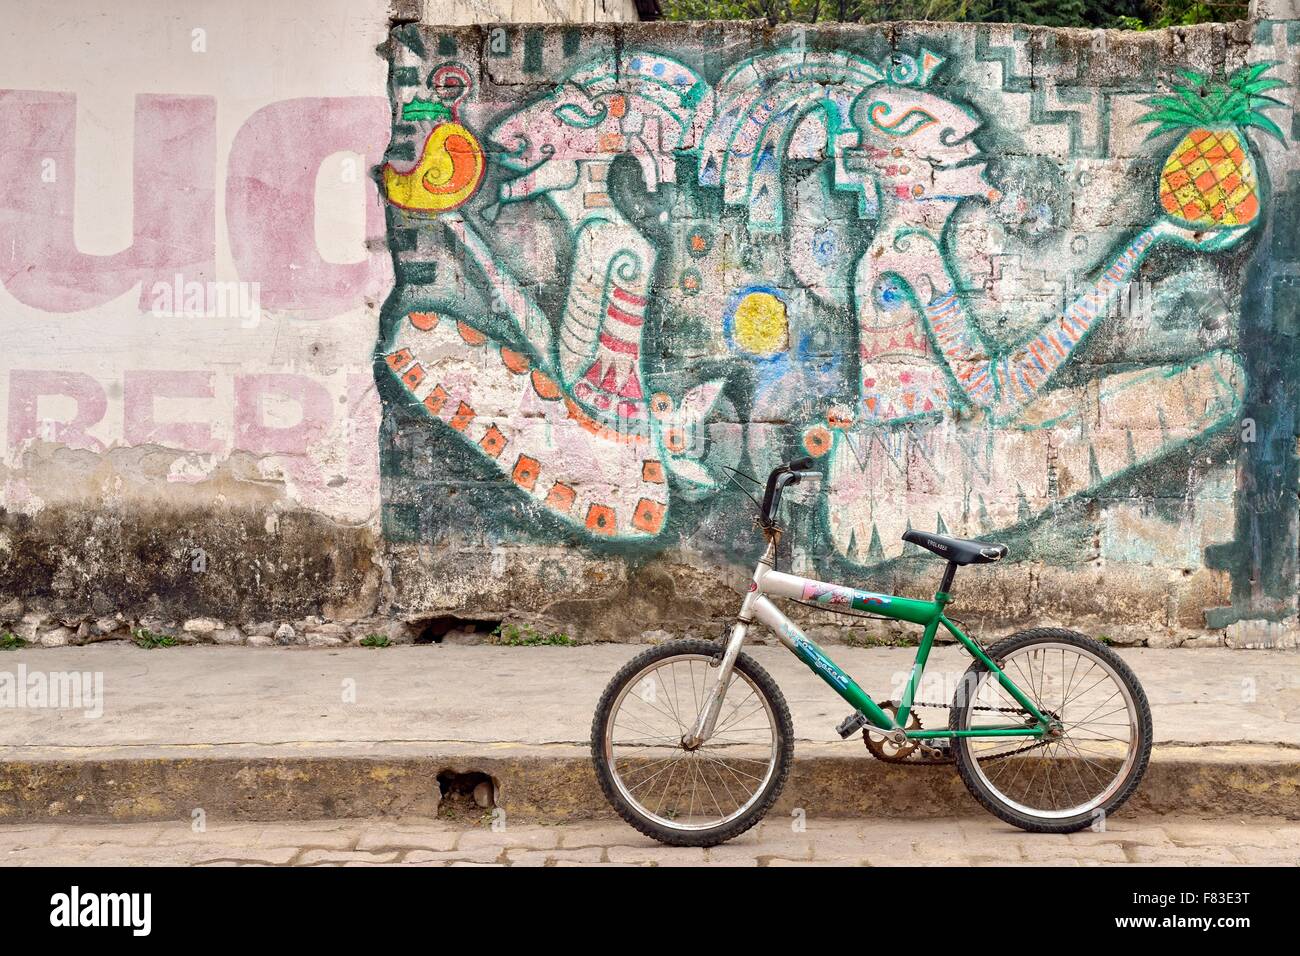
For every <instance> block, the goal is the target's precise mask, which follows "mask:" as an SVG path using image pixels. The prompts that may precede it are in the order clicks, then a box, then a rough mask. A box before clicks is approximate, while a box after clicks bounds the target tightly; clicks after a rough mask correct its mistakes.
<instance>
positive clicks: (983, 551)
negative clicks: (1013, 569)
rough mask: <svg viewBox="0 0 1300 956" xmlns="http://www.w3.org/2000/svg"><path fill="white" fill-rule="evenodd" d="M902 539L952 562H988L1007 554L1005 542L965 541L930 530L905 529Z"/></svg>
mask: <svg viewBox="0 0 1300 956" xmlns="http://www.w3.org/2000/svg"><path fill="white" fill-rule="evenodd" d="M903 540H904V541H908V542H910V543H912V544H917V545H920V546H921V547H923V548H925V549H926V550H927V551H933V552H934V553H935V554H937V555H938V556H939V557H941V558H947V559H948V560H949V561H951V562H952V563H953V564H989V563H991V562H993V561H1001V560H1002V559H1003V558H1005V557H1006V556H1007V546H1006V545H1005V544H987V543H985V542H983V541H967V540H966V539H964V538H950V537H948V536H947V535H944V534H934V533H933V532H930V531H916V530H912V531H905V532H903Z"/></svg>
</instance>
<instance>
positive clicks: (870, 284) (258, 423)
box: [0, 0, 1300, 643]
mask: <svg viewBox="0 0 1300 956" xmlns="http://www.w3.org/2000/svg"><path fill="white" fill-rule="evenodd" d="M480 5H481V4H480ZM477 6H479V5H476V4H454V5H446V4H435V3H423V4H421V3H409V4H405V3H399V4H396V5H395V6H394V8H393V9H392V10H390V9H388V8H387V7H386V6H384V5H382V4H378V3H374V4H360V5H358V4H354V3H344V2H341V0H340V2H326V3H320V2H317V3H313V4H311V5H306V4H301V5H299V4H283V5H277V6H276V8H275V9H274V11H272V12H269V13H268V12H267V11H266V10H265V9H264V5H256V11H257V15H256V16H254V15H253V13H254V7H255V5H254V4H252V3H251V2H244V0H240V2H237V3H231V4H223V5H213V4H203V3H188V4H187V3H180V4H175V3H173V4H166V5H156V4H148V3H143V2H141V3H133V4H126V5H120V4H114V5H108V4H105V5H103V6H101V7H96V6H95V5H93V4H92V5H84V4H83V5H79V6H78V7H76V8H75V10H74V9H72V8H64V7H60V8H56V10H55V12H54V13H50V12H49V11H46V12H43V13H42V14H41V15H40V16H36V15H34V14H30V13H29V12H27V11H26V8H22V9H21V10H20V11H19V12H17V13H15V14H13V15H6V16H5V17H3V18H2V20H3V23H4V27H3V29H4V30H5V31H6V34H5V35H6V44H5V46H6V50H7V51H9V52H7V53H6V56H5V57H3V58H0V128H3V129H4V130H5V136H4V139H3V141H0V172H3V176H0V346H2V347H0V429H3V449H4V458H3V463H2V464H0V481H2V482H3V500H2V502H0V503H2V505H3V512H2V513H0V625H3V626H4V627H6V628H9V629H13V630H16V631H18V632H20V633H21V634H23V636H28V637H34V638H38V639H43V640H45V641H46V643H59V642H62V641H80V640H94V639H98V638H101V637H108V636H113V635H115V634H116V635H118V636H120V635H121V633H122V629H123V628H124V627H126V626H129V625H130V624H131V623H132V622H134V621H136V620H140V619H143V620H145V621H146V622H147V623H148V624H149V626H150V627H151V628H152V629H158V630H164V629H165V630H172V631H175V632H177V633H181V634H185V635H189V636H191V637H192V638H193V639H205V640H207V639H220V640H226V641H229V642H232V643H234V642H239V641H244V640H249V639H250V638H251V639H252V640H253V641H254V642H266V641H270V640H273V639H275V638H274V635H275V634H276V633H277V632H279V633H280V637H281V639H282V640H284V641H295V642H302V641H306V640H309V639H310V640H312V641H313V642H315V643H329V642H331V641H334V640H345V639H348V638H349V637H356V636H359V635H362V634H365V633H370V632H372V631H374V630H376V629H381V628H383V627H386V626H389V624H388V622H396V623H394V624H392V625H391V626H392V627H393V628H394V634H395V636H396V637H398V638H399V639H403V638H409V637H410V636H411V635H412V633H413V632H414V631H416V630H418V629H419V627H420V626H421V624H420V622H423V621H427V620H428V619H430V618H433V617H438V616H440V615H459V616H461V617H480V618H484V619H499V618H507V617H508V618H511V619H520V620H535V621H537V622H538V624H539V626H542V627H548V628H556V629H564V630H567V631H568V632H569V633H574V634H577V635H579V636H583V637H592V638H618V639H628V638H637V637H639V636H641V635H642V634H644V633H645V632H653V631H660V630H666V631H669V632H673V633H680V632H683V631H685V630H694V631H695V632H696V633H712V631H713V629H714V627H715V625H716V624H718V623H720V622H721V621H722V620H723V619H725V617H726V616H727V615H728V614H729V613H731V612H732V611H733V609H734V605H735V602H736V597H735V590H734V589H735V588H736V587H738V586H740V585H741V584H742V583H743V580H744V578H745V577H746V576H747V573H748V568H747V565H750V564H752V561H753V559H754V558H755V557H756V554H757V549H758V547H759V542H758V541H757V540H756V535H755V533H754V530H753V526H752V520H751V516H752V506H751V505H750V504H749V502H748V500H747V499H746V498H745V497H744V496H743V494H742V493H741V492H740V491H739V490H738V489H737V487H736V485H735V484H734V483H732V482H731V481H730V480H729V479H728V477H727V475H728V473H727V472H726V471H725V468H727V467H737V468H740V469H743V470H745V471H747V472H749V473H750V474H756V475H760V476H761V475H763V474H765V473H766V470H767V469H768V468H770V467H771V466H772V465H773V464H774V463H775V462H777V461H779V460H783V459H786V458H789V457H792V456H794V455H796V454H812V455H814V456H815V457H816V459H817V461H818V468H819V469H821V470H822V471H823V472H824V474H825V476H826V478H825V482H824V489H823V492H824V493H822V494H820V495H819V494H816V493H814V494H810V495H806V496H805V497H804V499H803V500H802V501H792V502H791V505H790V508H789V516H788V517H789V523H790V526H791V534H790V535H789V536H788V539H787V545H788V551H789V553H788V555H786V556H785V557H786V560H788V561H789V562H790V563H791V564H792V565H793V566H794V567H795V568H796V569H797V570H801V571H804V572H805V573H810V574H821V575H825V576H831V577H836V578H840V579H845V580H850V581H854V582H862V583H864V584H870V585H871V586H873V587H877V588H892V589H899V590H903V591H906V592H909V593H911V592H916V591H924V590H925V589H926V588H927V587H932V586H933V581H934V579H935V578H937V574H938V566H937V563H936V562H934V561H933V560H931V559H930V558H929V557H928V556H919V555H917V554H914V553H909V552H908V551H906V550H904V549H903V548H902V546H901V542H900V541H899V534H900V533H901V532H902V530H903V529H905V528H906V527H907V526H908V525H909V523H910V524H911V526H913V527H919V528H927V529H936V528H938V529H946V530H947V531H949V532H950V533H953V534H969V535H988V536H991V537H997V538H999V539H1000V540H1005V541H1006V542H1007V543H1008V544H1010V545H1011V547H1012V559H1011V560H1010V561H1009V562H1008V563H1006V564H1004V565H1003V566H1001V567H999V568H997V569H995V570H987V571H986V570H983V569H981V570H978V571H972V572H966V573H964V574H963V575H962V577H961V578H959V587H960V592H959V593H960V597H961V600H962V601H963V606H964V608H967V609H969V610H970V612H971V614H970V617H971V619H972V620H983V619H985V618H987V617H989V616H990V615H991V614H992V613H993V612H994V611H1002V610H1003V609H1009V610H1006V612H1005V613H1004V614H1003V615H1002V616H1003V618H1004V619H1005V620H1007V621H1008V622H1012V623H1014V622H1017V621H1021V620H1049V619H1050V620H1058V621H1063V622H1068V623H1073V624H1075V625H1077V626H1083V627H1090V628H1091V629H1093V630H1101V631H1103V632H1105V633H1109V634H1111V635H1112V636H1114V637H1115V638H1116V639H1120V640H1148V641H1150V642H1152V643H1170V642H1179V641H1185V640H1188V639H1191V640H1193V641H1209V642H1218V641H1220V640H1222V639H1224V635H1225V633H1227V634H1229V636H1230V637H1231V639H1232V640H1233V641H1234V642H1237V643H1241V642H1247V641H1258V640H1264V639H1266V640H1277V639H1279V638H1281V639H1284V640H1285V639H1290V640H1293V639H1294V637H1293V635H1294V623H1295V590H1296V548H1297V538H1296V535H1297V522H1296V518H1297V516H1296V498H1295V490H1296V489H1295V482H1296V466H1295V462H1296V429H1295V425H1294V410H1295V407H1296V401H1297V399H1300V396H1298V395H1297V394H1296V392H1297V385H1296V383H1297V381H1298V376H1300V369H1297V368H1296V362H1295V358H1294V355H1295V348H1294V336H1295V334H1296V329H1297V318H1298V313H1297V309H1298V308H1300V307H1298V306H1297V305H1296V302H1297V299H1296V295H1295V287H1296V284H1297V283H1298V282H1300V278H1298V277H1297V265H1296V264H1297V261H1300V250H1298V249H1297V242H1298V241H1300V240H1297V238H1296V237H1297V235H1300V230H1297V228H1296V227H1297V225H1300V223H1298V222H1297V219H1298V218H1300V213H1298V212H1297V203H1296V200H1295V197H1296V190H1297V186H1298V185H1300V184H1298V183H1297V176H1298V175H1300V173H1297V165H1296V160H1295V159H1294V158H1293V157H1292V154H1291V153H1290V152H1289V150H1290V149H1291V148H1292V146H1293V144H1294V137H1295V135H1296V133H1297V132H1298V130H1297V127H1296V119H1295V91H1294V90H1295V84H1296V83H1297V82H1298V81H1300V76H1297V67H1296V63H1297V59H1298V58H1297V56H1296V50H1297V48H1298V47H1300V26H1298V25H1297V23H1296V21H1294V20H1265V21H1261V22H1258V23H1252V24H1236V25H1230V26H1227V27H1206V28H1197V29H1195V30H1186V31H1173V32H1160V33H1151V34H1125V35H1119V34H1105V33H1085V32H1069V31H1048V30H1026V29H1021V28H1015V27H989V26H980V27H954V26H941V25H925V26H922V25H906V24H895V25H891V26H890V28H889V29H888V30H875V29H827V30H818V31H809V32H807V33H806V34H795V33H793V32H791V31H789V30H782V31H776V32H770V31H767V30H765V29H763V28H761V26H759V25H753V24H731V25H727V26H720V25H707V26H702V25H692V26H689V27H684V26H668V25H627V26H596V25H590V24H588V25H582V26H579V25H578V24H577V23H571V24H569V25H567V26H564V25H561V26H556V27H540V26H536V27H534V26H530V27H503V28H501V29H500V30H496V31H494V30H493V29H492V28H490V27H482V28H476V27H467V28H456V27H452V26H442V27H438V26H427V25H426V26H420V25H414V24H407V23H406V22H405V21H408V20H419V19H422V20H423V22H424V23H426V24H428V23H430V22H432V21H434V20H435V19H436V20H437V21H439V22H441V23H445V24H450V23H455V22H464V21H465V20H467V19H470V18H473V17H475V16H479V17H481V16H483V14H481V13H478V12H476V11H477ZM498 6H502V5H498ZM520 6H522V5H520ZM540 6H542V7H546V8H547V9H546V11H543V12H545V13H547V14H548V15H549V16H554V17H557V18H560V17H567V18H569V19H570V20H573V21H589V20H592V19H628V18H630V7H629V6H628V5H611V4H608V3H603V4H592V3H584V4H571V5H568V6H564V5H558V6H557V5H555V4H547V3H542V4H540ZM553 6H554V7H556V10H551V7H553ZM560 7H563V9H560ZM598 7H599V9H598ZM470 8H474V9H470ZM529 9H530V10H531V7H530V8H529ZM390 15H391V16H394V17H396V19H397V21H398V22H399V23H401V24H402V25H401V26H399V27H397V28H396V29H395V32H394V33H393V34H392V36H391V37H388V31H389V26H390V23H389V18H390ZM492 15H493V16H494V17H495V16H497V15H498V14H497V13H494V14H492ZM500 15H501V16H502V17H503V18H504V17H506V16H513V17H514V18H515V19H520V18H521V16H522V15H521V14H520V11H519V10H518V9H511V10H508V11H500ZM528 15H529V16H530V17H531V16H534V15H535V14H534V13H529V14H528ZM386 38H387V39H386ZM377 48H378V52H379V54H380V55H376V50H377ZM73 50H75V51H76V55H75V56H74V55H71V53H70V51H73ZM1266 61H1279V65H1277V66H1274V67H1272V68H1270V69H1268V70H1267V71H1262V72H1261V73H1260V75H1259V76H1257V77H1253V78H1249V79H1248V80H1239V83H1240V82H1248V81H1249V82H1255V83H1258V81H1259V80H1261V79H1265V80H1266V79H1268V78H1273V77H1276V78H1277V79H1280V80H1282V81H1284V82H1285V83H1286V84H1289V85H1287V86H1275V87H1272V88H1269V89H1260V90H1258V91H1257V94H1258V95H1267V96H1271V97H1274V98H1276V99H1278V100H1280V101H1281V102H1282V103H1284V104H1286V105H1284V106H1279V107H1277V108H1272V104H1260V103H1256V104H1255V105H1256V106H1260V105H1264V106H1267V107H1268V108H1266V109H1264V110H1262V111H1261V115H1263V116H1265V117H1267V118H1269V119H1270V120H1271V121H1272V122H1274V123H1275V124H1276V125H1277V126H1278V130H1277V132H1278V133H1279V134H1280V135H1281V136H1282V138H1283V140H1284V142H1279V141H1278V140H1277V139H1276V138H1275V137H1274V136H1272V135H1270V130H1269V129H1268V128H1266V127H1263V126H1249V125H1248V126H1241V125H1240V120H1238V127H1237V128H1236V129H1235V131H1234V130H1229V129H1228V128H1227V126H1226V125H1225V124H1218V126H1214V124H1209V125H1208V126H1206V131H1208V132H1210V133H1213V134H1214V135H1215V137H1216V139H1215V141H1214V142H1213V143H1209V144H1208V145H1207V144H1206V143H1207V141H1206V139H1205V138H1204V137H1201V138H1200V139H1199V140H1198V141H1197V142H1195V143H1192V144H1190V145H1188V144H1183V143H1182V140H1183V138H1184V136H1185V135H1186V134H1190V133H1194V132H1198V131H1199V129H1200V127H1199V126H1193V127H1189V128H1188V129H1186V130H1181V129H1168V130H1164V131H1163V132H1160V133H1159V135H1157V136H1155V137H1150V136H1149V134H1150V133H1152V132H1153V131H1155V130H1157V128H1158V127H1159V126H1160V125H1161V122H1160V121H1156V122H1154V123H1144V122H1143V121H1142V120H1143V116H1144V114H1147V113H1149V112H1151V111H1152V110H1156V109H1159V108H1160V107H1159V106H1158V105H1156V106H1153V105H1151V104H1149V103H1146V102H1144V101H1146V100H1149V99H1150V98H1151V97H1153V96H1165V95H1170V94H1171V93H1175V94H1176V91H1175V90H1173V88H1172V87H1171V84H1172V83H1175V82H1182V80H1180V78H1179V76H1178V71H1179V70H1181V69H1195V70H1201V71H1203V72H1206V73H1207V74H1211V75H1212V76H1213V78H1214V79H1215V80H1216V81H1221V80H1223V79H1224V78H1225V77H1226V76H1229V75H1237V76H1239V77H1240V76H1241V74H1239V73H1237V71H1238V70H1240V69H1241V68H1242V67H1246V66H1247V65H1249V64H1260V63H1264V62H1266ZM1247 76H1248V77H1249V74H1247ZM1202 125H1205V124H1202ZM1211 126H1214V128H1210V127H1211ZM1229 133H1231V134H1232V135H1233V136H1235V137H1236V138H1235V142H1230V141H1228V140H1227V139H1225V138H1224V137H1225V136H1227V135H1228V134H1229ZM1198 135H1199V133H1198ZM1216 145H1217V146H1218V147H1220V148H1221V149H1222V150H1223V156H1222V157H1220V156H1219V155H1218V153H1215V154H1214V155H1213V156H1211V155H1210V151H1211V150H1213V149H1214V148H1215V147H1216ZM1194 149H1195V150H1199V151H1200V153H1201V154H1204V155H1203V156H1202V155H1196V156H1191V155H1189V156H1188V157H1187V159H1186V161H1185V162H1184V163H1183V165H1184V166H1186V167H1189V168H1190V167H1191V166H1192V165H1193V164H1194V163H1195V162H1197V160H1199V159H1204V161H1205V162H1206V163H1208V164H1210V165H1211V166H1218V165H1220V164H1222V163H1224V162H1227V161H1229V160H1230V161H1231V164H1232V167H1233V168H1232V169H1227V168H1226V167H1225V168H1224V169H1223V171H1222V176H1221V177H1220V179H1221V180H1224V181H1226V180H1227V179H1228V178H1229V177H1231V176H1236V178H1237V180H1238V181H1237V182H1233V183H1232V184H1231V188H1230V189H1229V188H1227V186H1226V185H1224V184H1222V183H1221V184H1220V185H1218V186H1217V187H1216V186H1215V184H1209V183H1207V184H1205V185H1204V187H1202V186H1200V185H1196V184H1195V183H1194V182H1193V184H1192V187H1191V191H1190V192H1189V187H1188V184H1187V183H1183V182H1182V181H1181V179H1179V178H1178V173H1179V172H1180V170H1179V169H1177V168H1174V166H1173V165H1170V163H1168V162H1167V158H1169V157H1173V160H1172V161H1178V157H1181V156H1183V155H1184V154H1188V153H1189V152H1190V151H1192V150H1194ZM1238 151H1239V152H1238ZM1201 174H1202V171H1201V170H1200V169H1199V168H1198V169H1197V170H1196V171H1195V176H1200V175H1201ZM1215 175H1219V174H1218V173H1216V174H1215ZM1188 176H1189V179H1194V178H1195V176H1194V175H1193V174H1192V172H1190V171H1189V172H1188ZM1176 180H1177V182H1176ZM1215 188H1217V189H1218V192H1215ZM1242 190H1244V191H1242ZM1175 202H1176V204H1175ZM1220 205H1222V207H1223V208H1222V209H1219V208H1218V207H1219V206H1220ZM186 621H189V628H188V630H186V629H185V627H184V624H185V622H186ZM1242 621H1246V622H1251V621H1268V622H1276V623H1274V624H1269V625H1265V624H1249V625H1243V624H1242V623H1239V622H1242ZM283 622H290V623H291V624H292V626H293V633H292V634H289V635H286V633H285V632H284V631H283V629H282V628H281V627H280V625H281V623H283ZM410 622H414V625H413V626H411V625H410ZM1230 625H1231V626H1232V628H1233V630H1231V631H1225V629H1226V628H1229V626H1230ZM822 626H823V628H829V627H830V624H829V623H823V624H822ZM820 633H821V636H823V637H829V636H830V634H829V633H827V631H826V630H823V631H822V632H820ZM1261 635H1263V637H1261Z"/></svg>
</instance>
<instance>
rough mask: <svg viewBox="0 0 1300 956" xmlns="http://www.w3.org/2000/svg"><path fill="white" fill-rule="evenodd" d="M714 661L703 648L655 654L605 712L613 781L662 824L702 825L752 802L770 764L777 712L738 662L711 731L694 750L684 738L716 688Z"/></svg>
mask: <svg viewBox="0 0 1300 956" xmlns="http://www.w3.org/2000/svg"><path fill="white" fill-rule="evenodd" d="M711 665H712V662H711V661H710V659H709V658H708V657H706V656H704V655H683V656H681V657H668V658H665V659H663V660H660V661H659V662H657V663H656V664H653V665H651V666H649V667H648V668H647V669H646V670H645V671H644V672H642V673H640V674H637V675H634V676H633V677H632V678H631V679H630V680H629V681H628V684H627V687H626V689H625V690H624V692H623V694H622V695H621V696H620V697H619V698H618V700H617V701H616V703H615V705H614V708H613V710H612V711H611V715H610V717H609V718H608V723H607V726H608V727H609V730H608V731H607V732H606V733H607V736H606V745H607V747H608V749H609V756H610V760H609V766H610V768H611V770H612V773H613V776H614V778H615V784H616V786H618V787H619V788H620V790H621V791H622V793H623V796H624V797H625V798H626V799H627V800H629V801H630V802H632V803H633V804H634V805H635V806H636V807H638V808H639V811H640V812H642V813H644V814H645V815H647V816H649V817H652V818H654V819H656V820H657V821H658V822H659V823H661V824H663V825H667V826H672V827H676V828H703V827H711V826H716V825H718V824H720V823H722V822H724V821H726V820H729V819H731V818H733V817H735V816H736V815H738V814H740V813H742V812H743V811H744V810H745V809H747V808H748V807H749V806H750V805H751V804H752V802H753V801H754V800H755V799H756V798H757V796H758V794H759V793H761V792H762V791H763V789H764V787H765V786H766V784H767V782H768V780H769V779H770V778H771V775H772V773H773V771H774V769H775V765H776V757H777V730H776V723H775V717H774V715H773V713H772V710H771V708H770V707H769V705H768V703H767V699H766V697H764V696H763V694H762V693H761V692H760V691H759V689H758V687H757V686H755V685H754V683H753V681H752V680H751V679H750V678H749V677H748V676H747V675H745V674H744V673H743V672H741V671H740V670H736V671H733V674H732V678H731V681H730V683H729V686H728V687H727V689H726V692H725V696H724V698H723V701H722V706H721V707H720V708H719V712H718V713H719V716H718V719H717V720H716V721H715V724H714V731H713V733H712V735H711V736H710V737H709V738H708V739H707V740H706V741H705V742H704V743H703V744H702V745H700V746H699V747H698V748H696V749H694V750H687V749H686V748H685V746H684V745H683V743H682V741H683V738H684V737H685V735H686V734H687V733H689V732H690V729H691V728H692V727H693V726H694V725H695V722H696V721H697V720H698V719H699V714H700V712H701V710H702V709H703V707H704V705H705V702H706V701H707V700H708V698H709V695H710V694H711V693H712V691H713V681H712V679H711V678H712V677H713V675H714V674H715V673H716V670H715V669H714V668H713V667H712V666H711ZM687 685H689V687H688V686H687ZM664 748H671V750H670V752H668V753H667V754H665V753H664Z"/></svg>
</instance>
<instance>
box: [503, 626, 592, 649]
mask: <svg viewBox="0 0 1300 956" xmlns="http://www.w3.org/2000/svg"><path fill="white" fill-rule="evenodd" d="M492 637H493V638H494V640H493V641H492V643H493V644H500V645H502V646H504V647H540V646H543V645H545V646H548V647H574V646H576V645H577V643H578V642H577V641H575V640H574V639H573V638H571V637H569V635H567V634H562V633H559V632H556V633H554V634H542V633H541V632H540V631H539V630H537V628H535V627H533V626H532V625H531V624H524V625H522V626H521V625H518V624H498V625H497V626H496V628H495V629H494V630H493V631H492Z"/></svg>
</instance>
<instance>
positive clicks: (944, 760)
mask: <svg viewBox="0 0 1300 956" xmlns="http://www.w3.org/2000/svg"><path fill="white" fill-rule="evenodd" d="M885 703H890V701H886V702H885ZM881 706H884V705H883V704H882V705H881ZM917 707H929V708H932V709H934V710H952V707H951V706H949V705H948V704H927V703H925V702H923V701H917V702H914V703H913V704H912V709H911V710H910V711H909V714H910V715H911V716H912V717H913V718H914V719H915V720H916V724H917V727H918V728H920V727H921V718H920V717H917V716H916V708H917ZM970 709H971V710H987V711H996V712H998V713H1002V714H1023V715H1027V714H1028V713H1029V711H1027V710H1025V709H1024V708H1023V707H990V706H982V705H980V704H972V705H971V708H970ZM921 729H924V728H921ZM862 740H863V742H864V743H866V745H867V750H868V752H870V754H871V756H873V757H875V758H876V759H877V760H880V761H882V762H884V763H901V764H911V765H913V766H922V765H923V766H928V767H941V766H944V765H947V764H954V763H956V762H957V759H956V758H955V757H921V758H920V759H913V758H912V756H911V755H910V754H909V755H908V756H906V757H889V756H886V755H884V754H883V753H882V752H880V751H877V750H876V749H875V748H873V747H872V746H871V743H870V741H871V738H870V736H869V735H868V733H867V731H865V730H864V731H862ZM1049 743H1051V741H1050V740H1040V741H1038V742H1036V743H1032V744H1029V745H1028V746H1025V747H1017V748H1016V749H1015V750H1008V751H1007V752H1006V753H1000V754H990V755H989V756H987V757H985V758H984V759H985V760H1002V759H1003V758H1005V757H1013V756H1015V755H1016V754H1022V753H1026V752H1027V751H1030V750H1037V749H1038V748H1039V747H1045V746H1047V745H1048V744H1049ZM927 749H929V750H934V749H936V748H934V747H929V746H928V745H927V744H925V743H924V742H922V743H921V744H920V746H919V747H918V748H917V749H916V750H915V751H913V753H921V752H922V751H924V750H927ZM951 752H952V751H951V748H950V749H949V753H951Z"/></svg>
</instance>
